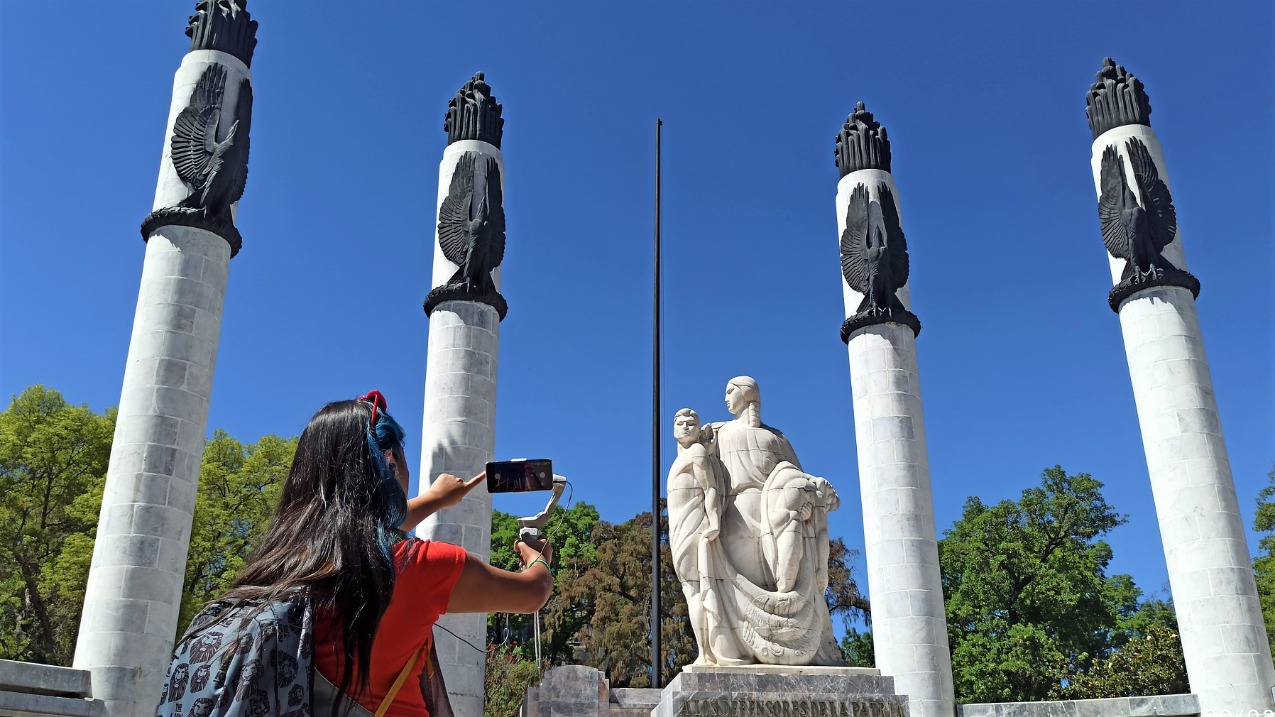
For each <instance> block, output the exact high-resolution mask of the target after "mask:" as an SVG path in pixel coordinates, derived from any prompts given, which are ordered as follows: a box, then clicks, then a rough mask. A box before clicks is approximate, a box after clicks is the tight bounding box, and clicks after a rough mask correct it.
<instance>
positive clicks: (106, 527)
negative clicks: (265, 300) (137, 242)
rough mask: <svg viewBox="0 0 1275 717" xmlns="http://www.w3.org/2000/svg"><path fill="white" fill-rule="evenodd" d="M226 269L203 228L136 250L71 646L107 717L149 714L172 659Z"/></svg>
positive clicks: (219, 245)
mask: <svg viewBox="0 0 1275 717" xmlns="http://www.w3.org/2000/svg"><path fill="white" fill-rule="evenodd" d="M229 264H230V246H229V245H228V244H227V243H226V240H224V239H222V238H221V237H219V236H217V235H216V234H212V233H210V232H207V231H204V230H202V229H193V228H189V227H164V228H162V229H160V230H159V231H157V232H156V233H155V234H154V235H152V236H151V238H150V241H148V242H147V244H146V258H145V262H144V263H143V265H142V281H141V289H140V291H139V294H138V299H137V312H136V315H135V318H134V322H133V334H132V339H131V341H130V343H129V350H128V359H127V363H126V366H125V369H124V386H123V390H122V391H121V394H120V405H119V416H118V418H117V421H116V425H115V437H114V443H113V444H112V448H111V459H110V464H109V467H108V469H107V476H106V487H105V491H104V493H103V496H102V510H101V514H100V517H99V521H98V528H97V540H96V543H95V545H94V548H93V560H92V566H91V568H90V571H89V579H88V585H87V587H86V592H85V601H84V614H83V617H82V619H81V623H80V633H79V640H78V643H77V645H76V650H75V667H76V668H79V669H86V670H89V671H90V672H91V673H92V681H93V696H94V697H96V698H99V699H101V700H103V701H104V702H105V703H106V709H107V713H108V714H109V715H110V716H111V717H145V716H146V715H151V714H154V711H155V703H156V701H157V700H158V699H159V693H160V688H161V684H162V681H163V677H164V673H165V670H166V669H167V667H168V660H169V657H170V656H171V654H172V647H173V637H174V633H175V632H176V629H177V611H178V606H179V600H180V598H181V586H182V577H183V573H184V571H185V568H186V551H187V548H188V546H189V542H190V527H191V516H192V514H193V513H194V510H195V486H196V483H197V481H198V480H199V465H200V460H201V457H202V456H203V451H204V436H205V434H206V432H207V426H208V400H209V396H210V394H211V393H212V376H213V368H214V364H215V363H216V358H217V342H218V338H219V335H220V332H221V316H222V307H223V303H224V299H225V293H226V277H227V272H228V269H229Z"/></svg>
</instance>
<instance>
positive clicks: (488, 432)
mask: <svg viewBox="0 0 1275 717" xmlns="http://www.w3.org/2000/svg"><path fill="white" fill-rule="evenodd" d="M466 152H477V153H478V154H480V155H485V156H490V157H493V158H495V160H496V162H497V163H498V164H499V166H500V177H501V181H502V186H503V181H504V164H503V159H502V157H501V153H500V150H499V149H497V148H496V147H495V146H494V145H493V144H491V143H489V142H486V141H482V140H476V139H462V140H458V141H455V142H453V143H452V144H450V145H448V147H447V149H446V150H445V151H444V152H443V160H442V162H441V163H440V165H439V173H438V201H437V203H436V205H435V212H434V217H435V218H437V217H438V209H439V208H440V207H441V206H442V204H443V199H445V198H446V197H447V193H448V191H449V189H450V185H451V179H452V174H453V172H454V171H455V168H456V163H457V161H458V160H459V159H460V157H461V155H463V154H465V153H466ZM475 201H477V200H475ZM456 268H457V267H456V264H453V263H452V262H450V261H448V260H447V257H445V256H444V255H443V251H442V249H441V247H440V246H439V243H438V236H437V226H435V236H434V266H433V279H432V282H431V284H430V286H431V288H433V287H438V286H441V285H443V284H445V283H447V281H448V279H449V278H451V276H452V275H453V274H454V273H455V271H456ZM492 280H493V282H494V283H495V286H496V289H497V290H499V289H500V269H499V268H497V269H496V270H494V271H493V272H492ZM499 340H500V316H499V314H498V313H497V311H496V309H495V308H493V307H491V306H489V305H487V304H485V303H479V302H475V301H459V300H455V301H444V302H442V303H441V304H439V305H438V306H436V307H434V309H433V311H432V313H431V314H430V317H429V348H428V356H427V363H426V370H425V410H424V419H423V421H422V426H423V430H422V437H421V470H420V473H419V474H418V475H419V476H420V478H419V480H420V484H421V486H420V487H421V489H422V490H423V489H424V488H425V487H426V486H427V485H428V482H429V481H431V480H433V479H434V478H436V477H437V476H438V475H439V474H440V473H451V474H453V475H458V476H461V477H463V478H469V477H471V476H475V475H478V474H479V473H480V472H482V471H483V469H484V468H485V467H486V463H487V461H490V460H492V459H493V457H494V456H493V454H494V451H495V450H496V357H497V348H498V346H499ZM416 533H417V535H418V536H420V537H421V538H425V539H429V540H441V541H444V542H447V543H452V544H455V545H459V546H461V547H463V548H465V550H467V551H469V552H470V553H471V554H472V555H474V556H475V557H477V558H479V559H481V560H487V559H488V557H489V556H490V553H491V495H490V494H489V493H488V492H487V486H486V485H480V486H478V487H477V488H475V489H474V490H473V491H472V492H471V493H470V494H469V495H467V496H466V497H465V499H464V500H462V501H461V503H460V504H459V505H457V506H455V507H453V508H448V509H446V510H443V511H441V512H439V513H437V514H435V515H432V516H430V517H429V518H428V519H427V520H426V521H425V522H423V523H422V524H421V525H420V527H419V528H417V530H416ZM438 623H439V625H441V626H443V627H445V628H447V629H448V630H450V631H451V632H452V633H455V635H456V636H457V637H453V636H452V635H450V634H448V633H447V632H444V631H442V630H435V632H434V634H435V638H436V640H437V645H438V659H439V663H440V665H441V666H442V668H443V677H444V679H445V680H446V683H447V690H448V693H449V694H450V696H451V701H452V707H453V709H454V711H455V712H456V714H457V715H481V714H482V712H483V696H484V690H483V680H484V674H485V671H486V652H485V649H486V647H487V616H486V614H467V615H444V616H443V617H441V618H440V619H439V621H438ZM457 638H460V639H457ZM466 642H468V643H469V644H466ZM475 648H477V649H475Z"/></svg>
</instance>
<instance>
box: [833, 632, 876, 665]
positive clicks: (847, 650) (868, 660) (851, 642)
mask: <svg viewBox="0 0 1275 717" xmlns="http://www.w3.org/2000/svg"><path fill="white" fill-rule="evenodd" d="M841 654H842V655H844V656H845V658H846V662H848V663H850V666H851V667H876V666H877V655H876V646H875V645H874V644H873V642H872V631H871V630H864V631H863V632H859V630H858V629H856V628H853V627H851V628H847V629H846V634H845V635H843V636H842V637H841Z"/></svg>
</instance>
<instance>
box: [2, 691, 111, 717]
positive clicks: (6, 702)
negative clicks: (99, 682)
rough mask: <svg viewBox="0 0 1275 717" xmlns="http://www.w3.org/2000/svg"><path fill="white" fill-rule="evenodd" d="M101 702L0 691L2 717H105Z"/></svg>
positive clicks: (104, 707) (104, 706)
mask: <svg viewBox="0 0 1275 717" xmlns="http://www.w3.org/2000/svg"><path fill="white" fill-rule="evenodd" d="M105 715H106V705H104V704H102V701H101V700H92V699H85V698H82V697H55V696H53V695H33V694H30V693H26V692H8V691H0V717H105Z"/></svg>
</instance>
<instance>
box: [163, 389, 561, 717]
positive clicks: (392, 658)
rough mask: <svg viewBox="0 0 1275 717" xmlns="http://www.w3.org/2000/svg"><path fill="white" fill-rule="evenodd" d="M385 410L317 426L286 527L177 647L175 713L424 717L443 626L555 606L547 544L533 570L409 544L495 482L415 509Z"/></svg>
mask: <svg viewBox="0 0 1275 717" xmlns="http://www.w3.org/2000/svg"><path fill="white" fill-rule="evenodd" d="M386 408H387V404H386V401H385V398H384V397H383V396H382V395H381V394H380V392H379V391H373V392H371V393H369V394H368V395H366V396H361V397H360V398H359V400H357V401H338V402H335V403H329V404H328V405H326V406H324V407H323V408H321V409H320V410H319V412H318V413H316V414H315V415H314V417H313V418H312V419H310V423H309V425H308V426H306V429H305V431H304V432H303V433H302V434H301V439H300V441H299V443H298V444H297V451H296V455H295V457H294V458H293V461H292V467H291V470H290V471H289V473H288V477H287V480H286V481H285V482H284V485H283V490H282V493H281V495H280V497H279V507H278V509H277V511H276V513H275V516H274V520H273V522H272V523H271V525H270V527H269V528H268V530H267V531H266V533H265V534H264V535H263V536H262V537H261V538H260V539H259V540H258V542H257V546H256V548H255V550H254V551H253V552H252V554H251V555H250V556H249V558H248V562H247V564H246V565H245V566H244V569H243V570H242V571H241V572H240V574H239V577H238V579H237V580H236V581H235V583H234V585H233V586H232V587H231V589H230V590H229V591H228V592H227V594H226V595H225V596H224V597H223V598H222V599H221V600H218V601H216V602H214V603H211V604H210V605H209V606H208V607H207V608H205V610H204V611H203V612H202V613H200V614H199V615H198V616H196V618H195V619H194V620H193V621H192V622H191V628H190V630H189V631H188V632H187V633H186V635H185V636H183V637H182V639H181V640H180V641H179V643H178V645H177V652H176V655H175V657H174V661H173V665H172V667H171V668H170V670H169V678H168V681H167V684H166V686H165V689H164V695H163V696H162V698H161V700H160V705H159V710H158V714H159V715H160V716H161V717H167V716H170V715H179V714H184V715H186V717H208V716H209V715H221V714H227V715H229V714H237V713H240V712H241V711H242V713H243V714H245V715H253V716H254V717H260V716H261V715H266V714H276V715H295V717H299V716H300V715H302V714H303V713H304V711H303V708H304V706H305V705H306V704H310V705H311V706H312V711H311V714H313V715H314V717H323V716H324V715H339V716H342V717H343V715H344V714H345V713H346V710H347V709H350V710H353V711H351V712H350V714H352V715H353V714H356V713H361V709H360V708H362V709H365V710H367V711H368V712H370V713H375V714H377V715H381V716H382V717H422V716H423V715H428V714H430V710H429V708H428V707H427V705H426V698H425V696H424V695H423V694H422V692H428V691H429V690H426V689H423V688H422V685H428V684H429V681H428V680H425V681H424V682H422V673H423V672H424V673H425V675H426V676H429V675H430V674H432V669H427V668H429V667H431V666H430V665H429V660H428V657H429V655H430V649H431V648H432V645H433V643H432V636H433V627H434V623H435V621H436V620H437V619H438V616H439V615H441V614H444V613H448V612H452V613H467V612H469V613H488V612H513V613H532V612H535V611H536V610H539V609H540V608H541V607H543V606H544V604H545V602H546V601H548V599H549V594H550V592H551V591H552V589H553V579H552V577H551V575H550V574H549V565H548V564H549V561H550V559H551V558H552V549H551V548H550V546H548V545H547V544H545V543H543V542H540V543H536V544H532V545H528V544H526V543H521V542H520V543H517V544H516V545H515V548H516V549H517V551H518V552H519V554H520V556H521V558H522V563H523V566H524V567H523V569H522V570H521V571H520V572H509V571H506V570H501V569H499V568H494V567H492V566H491V565H488V564H487V563H486V561H484V560H481V559H479V558H475V557H474V556H472V555H468V554H466V552H465V551H464V550H463V549H461V548H459V547H457V546H454V545H449V544H446V543H439V542H432V541H428V540H419V539H417V538H408V537H406V535H405V533H404V532H403V531H406V530H411V529H412V528H413V527H415V525H416V524H417V523H419V522H420V521H421V520H423V519H424V518H425V517H427V516H428V515H430V514H432V513H434V512H436V511H438V510H441V509H442V508H447V507H450V506H453V505H456V504H457V503H459V502H460V500H461V499H462V498H463V497H464V496H465V495H466V494H467V493H469V491H470V490H471V489H473V488H474V487H475V486H476V485H478V483H479V482H481V481H482V480H483V478H484V476H483V475H479V476H477V477H475V478H473V479H472V480H469V481H463V480H461V479H459V478H457V477H455V476H451V475H448V474H443V475H441V476H439V477H438V479H436V480H435V481H434V482H433V484H432V485H431V486H430V487H429V488H428V489H426V491H425V492H424V493H423V494H422V495H420V496H419V497H417V498H414V499H412V500H410V501H409V500H407V497H406V496H407V488H408V478H409V475H408V470H407V464H406V461H405V460H404V456H403V436H404V433H403V429H402V427H401V426H399V424H398V423H397V422H396V421H395V420H394V419H393V418H391V417H390V416H389V414H388V413H386ZM267 642H269V643H271V644H270V646H269V647H268V646H267V644H266V643H267ZM308 661H312V664H313V667H314V683H313V692H312V693H311V692H310V687H309V685H308V684H307V683H308V682H309V679H308V672H309V671H308V670H306V669H304V667H305V665H306V663H307V662H308ZM345 697H349V698H352V700H353V702H355V703H357V706H355V705H353V704H352V703H351V702H350V701H349V700H347V699H345ZM183 703H184V704H183ZM435 711H436V712H446V711H448V708H447V707H446V706H445V705H442V706H438V705H435Z"/></svg>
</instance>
